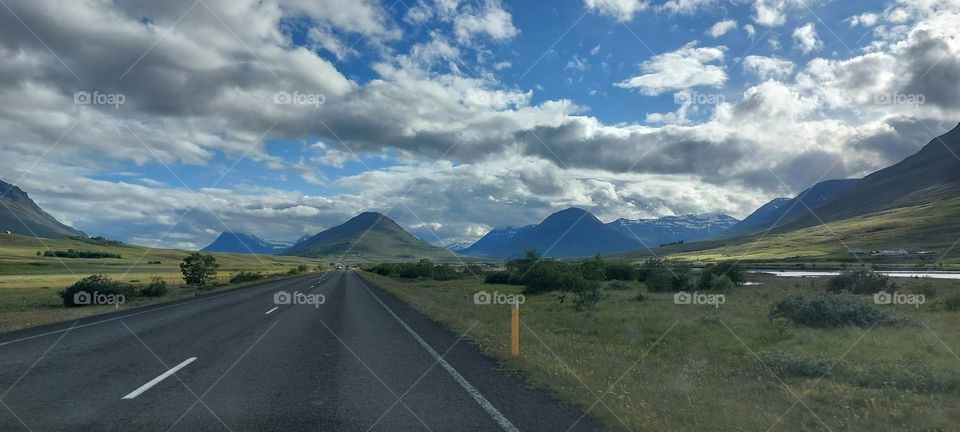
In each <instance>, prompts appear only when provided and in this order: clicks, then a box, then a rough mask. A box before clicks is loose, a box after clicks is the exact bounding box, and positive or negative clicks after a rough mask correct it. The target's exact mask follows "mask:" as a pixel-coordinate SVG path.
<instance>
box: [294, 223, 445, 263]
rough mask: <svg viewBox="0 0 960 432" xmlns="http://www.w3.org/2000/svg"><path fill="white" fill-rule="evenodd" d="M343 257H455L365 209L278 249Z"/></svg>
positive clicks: (347, 259) (310, 255) (400, 259)
mask: <svg viewBox="0 0 960 432" xmlns="http://www.w3.org/2000/svg"><path fill="white" fill-rule="evenodd" d="M282 254H283V255H294V256H301V257H311V258H318V257H325V258H332V259H340V258H341V257H342V259H343V260H345V261H355V260H361V261H368V260H377V261H408V260H416V259H421V258H428V259H432V260H435V261H451V260H458V259H459V256H458V255H457V254H456V253H455V252H452V251H449V250H446V249H444V248H441V247H436V246H433V245H431V244H429V243H427V242H425V241H423V240H420V239H419V238H417V237H415V236H414V235H412V234H410V233H408V232H407V231H406V230H404V229H403V228H402V227H401V226H400V225H398V224H397V223H396V222H394V221H393V220H392V219H390V218H388V217H386V216H384V215H383V214H380V213H374V212H367V213H361V214H360V215H358V216H356V217H354V218H353V219H350V220H348V221H346V222H344V223H343V224H342V225H338V226H335V227H333V228H330V229H328V230H326V231H323V232H321V233H319V234H317V235H315V236H313V237H310V239H308V240H304V241H302V242H300V243H297V244H295V245H293V246H292V247H290V249H287V250H286V251H285V252H283V253H282Z"/></svg>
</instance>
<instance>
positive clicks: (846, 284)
mask: <svg viewBox="0 0 960 432" xmlns="http://www.w3.org/2000/svg"><path fill="white" fill-rule="evenodd" d="M889 289H890V278H889V277H888V276H886V275H883V274H880V273H874V272H873V271H871V270H867V269H859V270H854V271H849V272H843V273H840V274H839V275H837V276H834V277H833V278H831V279H830V283H829V284H828V285H827V290H828V291H830V292H832V293H837V294H839V293H842V292H848V293H851V294H876V293H878V292H880V291H886V290H889Z"/></svg>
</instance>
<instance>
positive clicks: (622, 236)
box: [460, 208, 738, 259]
mask: <svg viewBox="0 0 960 432" xmlns="http://www.w3.org/2000/svg"><path fill="white" fill-rule="evenodd" d="M737 222H738V220H737V219H734V218H732V217H730V216H727V215H720V214H706V215H686V216H668V217H663V218H659V219H639V220H629V219H617V220H615V221H613V222H610V223H606V224H605V223H603V222H601V221H600V220H598V219H597V218H596V216H594V215H593V214H591V213H590V212H588V211H586V210H583V209H579V208H568V209H566V210H562V211H559V212H557V213H554V214H552V215H550V216H549V217H547V218H546V219H544V220H543V222H541V223H539V224H536V225H527V226H523V227H508V228H499V229H494V230H491V231H490V232H489V233H487V235H485V236H483V237H482V238H481V239H480V240H477V242H476V243H474V244H473V245H472V246H470V247H468V248H466V249H463V250H461V251H460V253H462V254H464V255H472V256H478V257H485V258H501V259H507V258H512V257H518V256H521V255H522V254H523V253H524V251H525V250H526V249H537V250H538V251H540V252H541V253H543V254H546V255H548V256H552V257H561V258H572V257H584V256H591V255H594V254H598V253H599V254H609V253H617V252H623V251H629V250H637V249H646V248H654V247H657V246H659V245H661V244H664V243H673V242H686V241H696V240H701V239H705V238H711V237H716V236H717V235H720V234H722V233H723V232H725V231H726V230H727V229H729V228H730V227H731V226H733V225H734V224H736V223H737Z"/></svg>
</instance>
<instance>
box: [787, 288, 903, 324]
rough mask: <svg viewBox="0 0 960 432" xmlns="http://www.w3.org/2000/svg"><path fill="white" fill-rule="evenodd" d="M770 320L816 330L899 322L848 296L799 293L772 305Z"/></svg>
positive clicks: (856, 298)
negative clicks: (782, 321) (778, 320)
mask: <svg viewBox="0 0 960 432" xmlns="http://www.w3.org/2000/svg"><path fill="white" fill-rule="evenodd" d="M769 317H770V318H771V319H774V318H784V319H788V320H790V321H793V322H794V323H796V324H800V325H805V326H809V327H817V328H828V327H843V326H861V327H866V326H872V325H874V324H883V325H892V324H895V323H896V320H895V319H894V318H893V317H892V316H891V315H890V314H889V313H887V312H885V311H883V310H880V309H879V308H877V307H876V306H875V305H873V304H870V303H867V302H865V301H863V300H862V299H860V298H859V297H856V296H852V295H848V294H836V295H831V294H818V295H813V296H805V295H802V294H800V295H795V296H791V297H787V298H784V299H780V300H778V301H776V302H775V303H774V304H773V305H771V307H770V313H769Z"/></svg>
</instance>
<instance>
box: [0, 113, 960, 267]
mask: <svg viewBox="0 0 960 432" xmlns="http://www.w3.org/2000/svg"><path fill="white" fill-rule="evenodd" d="M958 155H960V125H958V126H957V127H956V128H954V129H953V130H951V131H950V132H947V133H946V134H944V135H942V136H939V137H936V138H935V139H933V140H932V141H931V142H930V143H929V144H927V145H926V146H924V147H923V148H922V149H921V150H920V151H919V152H917V153H916V154H914V155H912V156H910V157H908V158H906V159H905V160H903V161H901V162H899V163H897V164H895V165H892V166H890V167H888V168H885V169H882V170H879V171H877V172H875V173H873V174H870V175H868V176H866V177H864V178H862V179H840V180H827V181H823V182H820V183H817V184H816V185H813V186H811V187H810V188H809V189H807V190H804V191H803V192H801V193H800V194H798V195H797V196H796V197H793V198H777V199H774V200H772V201H770V202H769V203H767V204H765V205H763V206H762V207H760V208H759V209H757V210H756V211H754V212H753V213H752V214H750V215H749V216H747V217H746V218H745V219H744V220H742V221H738V220H736V219H735V218H732V217H730V216H727V215H722V214H706V215H685V216H668V217H663V218H659V219H639V220H630V219H617V220H615V221H613V222H610V223H603V222H601V221H600V220H598V219H597V218H596V217H595V216H594V215H593V214H591V213H590V212H588V211H586V210H583V209H579V208H568V209H565V210H561V211H559V212H557V213H554V214H552V215H550V216H549V217H547V218H546V219H544V220H543V221H542V222H540V223H539V224H534V225H527V226H520V227H507V228H497V229H493V230H491V231H490V232H488V233H487V234H486V235H485V236H483V237H482V238H480V239H479V240H477V241H476V242H474V243H473V244H468V243H466V242H459V243H455V244H452V245H448V246H447V247H446V248H442V247H437V246H434V245H431V244H429V243H427V242H425V241H423V240H421V239H420V238H418V237H416V236H414V235H412V234H410V233H409V232H407V231H406V230H404V229H403V228H402V227H401V226H400V225H398V224H397V223H396V222H394V221H393V220H391V219H390V218H388V217H387V216H385V215H383V214H380V213H375V212H366V213H361V214H360V215H358V216H356V217H354V218H352V219H350V220H348V221H346V222H345V223H343V224H341V225H338V226H336V227H333V228H330V229H328V230H325V231H323V232H320V233H317V234H316V235H313V236H309V235H305V236H303V237H301V238H300V239H298V240H297V241H296V242H294V243H283V242H272V241H267V240H263V239H261V238H259V237H257V236H255V235H250V234H244V233H237V232H224V233H221V234H220V236H219V237H218V238H217V239H216V240H215V241H214V242H213V243H211V244H210V245H209V246H207V247H205V248H203V249H202V250H203V251H205V252H232V253H250V252H252V253H258V254H284V255H296V256H304V257H339V256H344V255H346V256H348V257H350V258H362V259H369V260H410V259H420V258H431V259H450V258H455V259H462V258H463V257H462V256H473V257H482V258H492V259H509V258H512V257H517V256H521V255H522V254H523V253H524V251H525V250H526V249H537V250H539V251H540V252H541V253H543V254H544V255H546V256H552V257H563V258H569V257H585V256H591V255H594V254H597V253H600V254H616V253H620V252H628V251H645V250H646V249H648V248H655V247H658V246H662V245H670V244H678V243H686V244H685V245H684V246H683V247H682V248H674V249H678V250H679V249H683V250H706V249H709V248H711V247H726V246H731V245H737V244H741V243H746V242H752V241H758V240H760V239H762V238H763V235H764V234H765V233H766V232H767V231H769V232H772V233H774V234H777V235H786V234H791V235H792V233H796V232H809V230H810V229H813V228H816V227H820V226H821V225H823V224H824V223H830V224H831V225H833V226H839V227H841V228H844V227H849V229H850V230H852V231H850V232H846V231H842V229H840V228H838V229H834V230H832V231H831V232H830V233H829V234H830V236H829V237H831V238H833V239H832V240H831V238H827V239H824V240H823V241H824V242H826V241H833V240H836V238H837V237H844V236H847V241H849V242H863V241H866V240H864V239H878V240H877V241H878V242H881V241H882V242H884V244H886V243H890V244H894V243H897V242H899V243H900V244H903V243H905V242H908V241H912V243H911V244H919V245H934V246H936V245H940V244H941V243H943V242H942V241H940V240H943V239H942V238H941V237H943V238H947V237H951V238H953V239H955V238H956V237H957V236H960V222H957V218H956V216H957V215H956V214H947V213H951V212H954V210H953V209H955V208H957V207H958V206H960V156H958ZM0 204H2V206H0V232H4V231H9V232H11V233H12V234H18V235H24V236H36V237H47V238H60V237H64V236H82V237H85V234H84V233H83V232H81V231H79V230H76V229H74V228H72V227H69V226H67V225H64V224H63V223H60V222H59V221H57V220H56V219H55V218H54V217H53V216H51V215H50V214H48V213H46V212H45V211H43V210H42V209H41V208H40V207H39V206H38V205H37V204H36V203H35V202H33V200H31V199H30V197H29V196H28V195H27V193H26V192H24V191H23V190H21V189H20V188H19V187H17V186H14V185H11V184H9V183H5V182H2V181H0ZM945 212H946V213H945ZM894 220H896V221H897V223H896V224H893V225H891V224H892V223H893V222H891V221H894ZM894 225H895V226H894ZM844 229H845V228H844ZM954 231H957V232H954ZM881 234H882V235H881ZM804 235H807V236H809V235H810V234H804ZM784 238H787V237H784ZM711 239H717V240H711ZM938 239H940V240H938ZM804 240H809V239H804ZM948 240H949V239H948ZM691 242H699V243H698V244H697V245H694V246H690V245H689V244H690V243H691ZM930 247H931V248H932V246H930ZM638 253H639V252H638Z"/></svg>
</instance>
